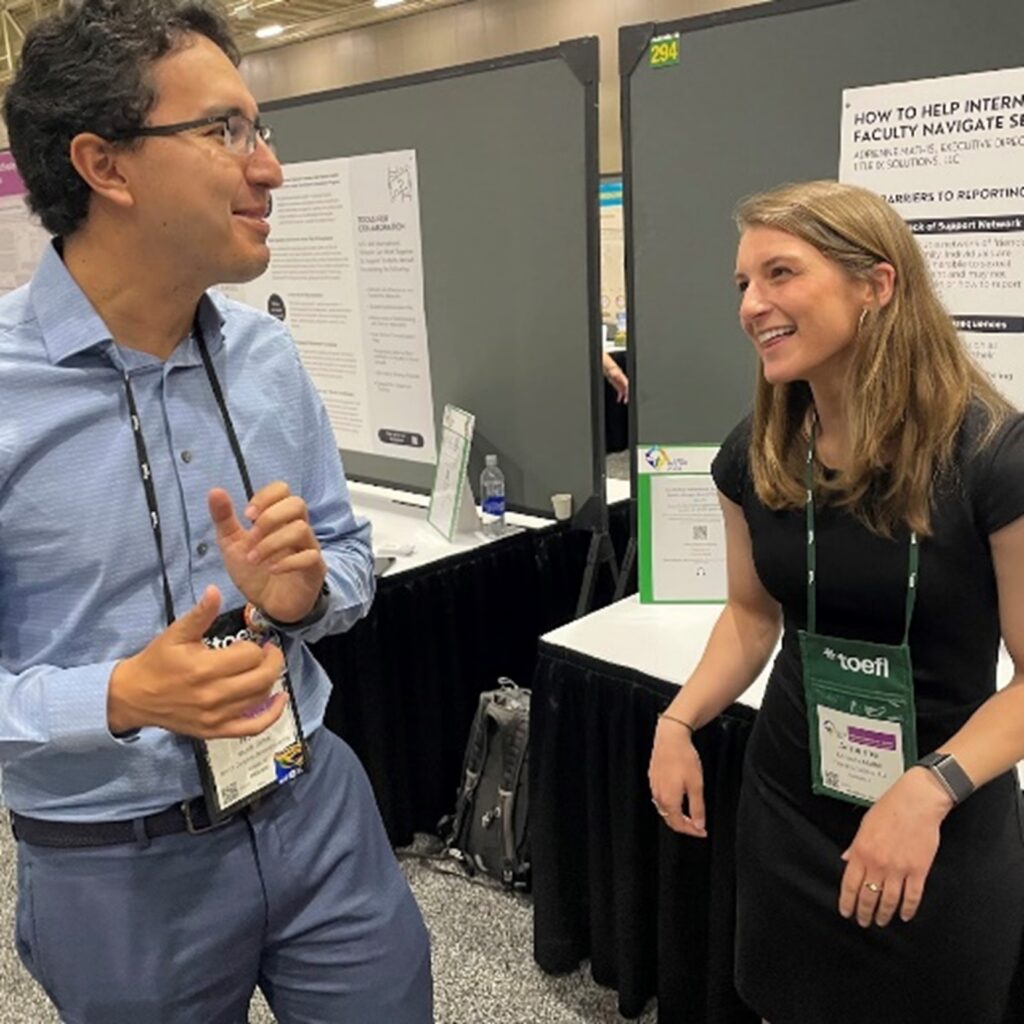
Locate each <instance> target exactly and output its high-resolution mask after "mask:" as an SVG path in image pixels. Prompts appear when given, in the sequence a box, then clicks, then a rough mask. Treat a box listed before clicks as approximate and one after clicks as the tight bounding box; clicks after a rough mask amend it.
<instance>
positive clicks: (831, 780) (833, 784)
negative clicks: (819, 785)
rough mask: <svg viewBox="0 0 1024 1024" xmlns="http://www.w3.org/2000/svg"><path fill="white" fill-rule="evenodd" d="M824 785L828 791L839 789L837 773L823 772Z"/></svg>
mask: <svg viewBox="0 0 1024 1024" xmlns="http://www.w3.org/2000/svg"><path fill="white" fill-rule="evenodd" d="M825 785H826V786H828V787H829V788H830V789H838V788H839V773H838V772H825Z"/></svg>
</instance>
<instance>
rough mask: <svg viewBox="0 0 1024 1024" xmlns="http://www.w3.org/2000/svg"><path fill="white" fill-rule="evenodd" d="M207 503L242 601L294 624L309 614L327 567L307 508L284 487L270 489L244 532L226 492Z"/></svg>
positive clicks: (259, 497) (259, 495)
mask: <svg viewBox="0 0 1024 1024" xmlns="http://www.w3.org/2000/svg"><path fill="white" fill-rule="evenodd" d="M208 501H209V506H210V517H211V518H212V519H213V524H214V526H215V527H216V528H217V543H218V544H219V545H220V551H221V555H222V556H223V558H224V565H225V567H226V568H227V570H228V574H229V575H230V576H231V579H232V580H233V581H234V583H235V586H236V587H238V589H239V590H240V591H241V592H242V593H243V594H244V595H245V597H246V599H247V600H249V601H251V602H252V603H253V604H255V605H258V606H259V607H260V608H262V609H263V611H265V612H266V613H267V614H268V615H269V616H271V618H274V619H278V620H280V621H281V622H297V621H298V620H299V619H301V618H302V617H303V616H305V615H306V614H308V613H309V611H310V609H311V608H312V607H313V605H315V604H316V601H317V598H318V597H319V596H320V589H321V587H322V586H323V582H324V577H325V576H326V575H327V566H326V565H325V564H324V559H323V555H322V554H321V553H320V543H319V541H318V540H317V539H316V534H315V533H313V529H312V527H311V526H310V525H309V513H308V511H307V509H306V503H305V502H304V501H303V500H302V499H301V498H300V497H298V495H295V494H292V493H291V491H290V490H289V489H288V485H287V484H285V483H282V482H281V481H277V482H275V483H272V484H268V485H267V486H266V487H264V488H262V489H261V490H259V491H257V492H256V493H255V494H254V495H253V496H252V501H250V502H249V505H248V507H247V508H246V510H245V517H246V518H247V519H248V520H249V521H250V522H251V523H252V524H253V525H252V527H251V528H250V529H248V530H246V529H245V527H244V526H243V525H242V524H241V523H240V522H239V521H238V517H237V516H236V515H235V509H234V507H233V505H232V504H231V498H230V497H229V495H228V493H227V491H224V490H221V489H220V488H219V487H218V488H214V490H212V491H210V494H209V496H208Z"/></svg>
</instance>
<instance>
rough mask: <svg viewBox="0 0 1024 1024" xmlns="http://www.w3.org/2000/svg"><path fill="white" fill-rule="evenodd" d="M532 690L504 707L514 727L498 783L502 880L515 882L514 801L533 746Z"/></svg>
mask: <svg viewBox="0 0 1024 1024" xmlns="http://www.w3.org/2000/svg"><path fill="white" fill-rule="evenodd" d="M529 698H530V694H529V691H520V692H519V693H517V694H516V695H515V699H516V700H518V701H519V705H520V706H519V708H517V709H514V710H511V709H508V708H506V709H504V710H505V712H506V719H507V720H510V722H509V724H510V728H506V729H505V730H504V732H503V733H502V735H503V737H504V743H503V744H502V752H501V755H502V756H501V760H502V768H501V785H500V786H499V787H498V801H499V806H500V807H501V838H502V872H501V874H502V881H504V883H505V884H506V885H509V886H510V885H512V883H513V881H514V879H515V875H516V869H517V866H518V862H519V857H518V853H519V851H518V850H517V849H516V833H515V814H514V810H515V809H514V807H513V804H514V801H515V797H516V792H517V790H518V789H519V778H520V775H521V774H522V771H523V765H524V764H525V763H526V756H527V753H528V752H529V749H530V720H529V715H530V699H529Z"/></svg>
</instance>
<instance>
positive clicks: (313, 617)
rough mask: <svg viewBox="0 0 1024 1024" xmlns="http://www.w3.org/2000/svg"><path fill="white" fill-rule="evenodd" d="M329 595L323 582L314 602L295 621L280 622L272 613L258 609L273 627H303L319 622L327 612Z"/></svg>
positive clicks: (329, 592)
mask: <svg viewBox="0 0 1024 1024" xmlns="http://www.w3.org/2000/svg"><path fill="white" fill-rule="evenodd" d="M330 595H331V590H330V587H328V586H327V584H326V583H325V584H324V585H323V586H322V587H321V588H320V593H319V594H317V598H316V604H314V605H313V607H312V608H310V610H309V611H308V612H306V614H305V615H303V616H302V618H301V619H298V620H297V621H295V622H282V621H281V620H280V619H275V618H274V616H273V615H268V614H267V613H266V612H265V611H264V610H263V609H262V608H260V609H259V613H260V615H262V616H263V618H265V619H266V620H267V622H269V623H270V624H271V625H272V626H273V627H274V628H275V629H285V630H288V629H305V628H306V626H312V625H313V623H314V622H319V621H320V620H321V619H322V618H323V617H324V616H325V615H326V614H327V604H328V599H329V598H330Z"/></svg>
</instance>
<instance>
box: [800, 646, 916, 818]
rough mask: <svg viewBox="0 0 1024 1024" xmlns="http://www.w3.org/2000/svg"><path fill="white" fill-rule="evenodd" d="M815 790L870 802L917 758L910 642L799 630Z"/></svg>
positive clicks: (846, 799) (853, 800)
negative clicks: (882, 641) (898, 643)
mask: <svg viewBox="0 0 1024 1024" xmlns="http://www.w3.org/2000/svg"><path fill="white" fill-rule="evenodd" d="M800 654H801V659H802V661H803V669H804V696H805V699H806V702H807V718H808V730H809V746H810V751H811V789H812V791H813V792H814V793H816V794H818V795H821V796H831V797H834V798H836V799H838V800H845V801H848V802H849V803H854V804H860V805H870V804H873V803H874V802H875V801H876V800H877V799H878V798H879V797H880V796H882V794H883V793H884V792H885V791H886V790H887V789H888V788H889V787H890V786H891V785H892V784H893V783H894V782H896V781H897V779H899V777H900V776H901V775H902V774H903V773H904V771H906V769H907V768H909V767H910V766H911V765H912V764H914V763H915V762H916V761H917V725H916V714H915V708H914V690H913V678H914V676H913V671H912V669H911V664H910V648H909V647H908V646H907V645H905V644H904V645H901V646H891V645H886V644H875V643H869V642H866V641H858V640H846V639H840V638H837V637H828V636H820V635H818V634H815V633H807V632H801V633H800Z"/></svg>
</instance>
